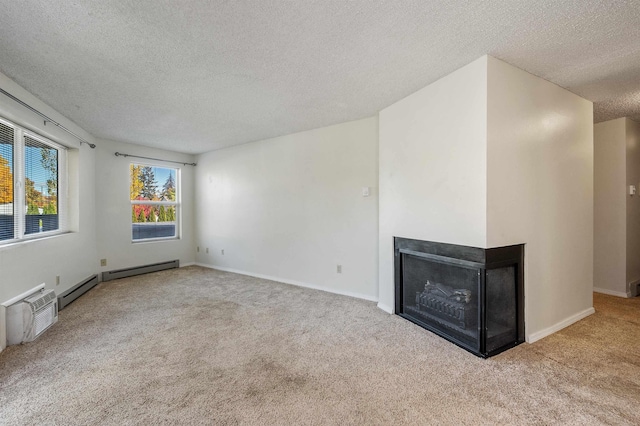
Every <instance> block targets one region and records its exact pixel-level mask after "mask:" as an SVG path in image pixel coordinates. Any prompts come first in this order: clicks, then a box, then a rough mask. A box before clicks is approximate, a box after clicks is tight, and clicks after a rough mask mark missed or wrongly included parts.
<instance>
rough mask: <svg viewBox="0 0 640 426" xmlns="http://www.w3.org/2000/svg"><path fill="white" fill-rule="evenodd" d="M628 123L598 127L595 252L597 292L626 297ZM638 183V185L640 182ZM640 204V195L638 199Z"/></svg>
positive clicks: (594, 140) (596, 141)
mask: <svg viewBox="0 0 640 426" xmlns="http://www.w3.org/2000/svg"><path fill="white" fill-rule="evenodd" d="M625 126H626V120H625V119H624V118H619V119H617V120H610V121H606V122H603V123H597V124H596V125H595V126H594V137H593V146H594V179H593V180H594V203H593V207H594V208H593V211H594V218H593V224H594V235H593V242H594V252H593V287H594V290H595V291H598V292H603V293H609V294H617V295H623V294H625V293H626V282H627V269H626V267H627V266H626V265H627V258H626V256H627V249H626V241H627V198H630V197H629V196H628V195H627V183H626V182H627V172H626V169H627V167H626V144H627V142H626V136H625V135H626V129H625ZM636 184H637V183H636ZM636 199H637V200H638V201H640V195H638V196H636Z"/></svg>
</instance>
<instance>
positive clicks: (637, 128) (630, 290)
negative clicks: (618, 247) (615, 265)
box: [624, 119, 640, 296]
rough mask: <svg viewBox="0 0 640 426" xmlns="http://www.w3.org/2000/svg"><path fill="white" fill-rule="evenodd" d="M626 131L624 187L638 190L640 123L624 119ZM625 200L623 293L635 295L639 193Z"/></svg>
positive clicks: (639, 268) (639, 264) (639, 273)
mask: <svg viewBox="0 0 640 426" xmlns="http://www.w3.org/2000/svg"><path fill="white" fill-rule="evenodd" d="M624 121H625V130H626V147H627V150H626V153H627V158H626V169H627V170H626V187H627V188H628V187H629V185H635V186H636V188H637V189H639V190H640V123H638V122H636V121H633V120H629V119H624ZM625 198H626V200H627V208H626V214H627V221H626V223H627V235H626V249H627V250H626V251H627V253H626V261H627V269H626V283H625V284H626V285H625V288H624V293H626V295H628V296H636V295H637V292H636V291H637V288H638V287H637V286H638V284H640V193H637V194H636V195H634V196H633V197H630V196H628V195H626V196H625Z"/></svg>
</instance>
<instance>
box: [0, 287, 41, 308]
mask: <svg viewBox="0 0 640 426" xmlns="http://www.w3.org/2000/svg"><path fill="white" fill-rule="evenodd" d="M44 286H45V283H42V284H38V285H37V286H35V287H34V288H32V289H31V290H27V291H25V292H24V293H22V294H19V295H17V296H16V297H13V298H11V299H9V300H7V301H6V302H3V303H2V306H4V307H5V308H8V307H9V306H11V305H13V304H14V303H17V302H19V301H21V300H22V299H26V298H27V297H29V296H30V295H32V294H33V293H35V292H36V291H39V290H42V289H43V288H44Z"/></svg>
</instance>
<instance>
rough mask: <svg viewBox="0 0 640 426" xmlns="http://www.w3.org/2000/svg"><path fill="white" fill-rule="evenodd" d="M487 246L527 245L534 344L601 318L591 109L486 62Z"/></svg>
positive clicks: (554, 88)
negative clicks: (596, 303)
mask: <svg viewBox="0 0 640 426" xmlns="http://www.w3.org/2000/svg"><path fill="white" fill-rule="evenodd" d="M487 171H488V174H487V185H488V192H487V236H488V238H487V245H488V246H489V247H499V246H504V245H510V244H516V243H526V246H525V323H526V334H527V338H528V340H529V341H533V340H536V339H537V338H540V337H543V336H544V335H547V334H550V333H552V332H554V331H556V330H558V329H560V328H562V327H564V326H565V325H568V324H570V323H572V322H574V321H576V320H577V319H579V318H581V317H583V316H586V315H588V314H590V313H593V308H592V306H593V305H592V284H593V268H592V261H593V105H592V103H591V102H589V101H587V100H585V99H583V98H580V97H579V96H577V95H574V94H572V93H570V92H568V91H567V90H565V89H562V88H561V87H559V86H556V85H554V84H552V83H549V82H548V81H546V80H543V79H541V78H539V77H536V76H533V75H531V74H529V73H526V72H524V71H522V70H520V69H518V68H515V67H513V66H511V65H509V64H507V63H505V62H502V61H500V60H497V59H495V58H492V57H489V59H488V157H487Z"/></svg>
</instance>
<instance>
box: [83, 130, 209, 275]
mask: <svg viewBox="0 0 640 426" xmlns="http://www.w3.org/2000/svg"><path fill="white" fill-rule="evenodd" d="M96 143H97V144H98V147H97V148H96V168H95V174H96V194H97V198H96V221H97V228H98V232H97V240H98V248H97V250H98V256H97V257H96V258H95V261H94V264H93V266H94V267H95V268H96V269H97V270H98V271H110V270H114V269H121V268H127V267H131V266H139V265H147V264H150V263H157V262H162V261H167V260H174V259H179V260H180V264H181V265H184V264H189V263H193V262H195V243H194V211H193V206H194V202H193V196H194V175H195V171H194V169H195V167H193V166H184V165H178V164H172V163H166V162H156V161H149V160H143V159H136V158H125V157H116V156H115V153H116V152H121V153H125V154H131V155H139V156H143V157H152V158H160V159H165V160H173V161H184V162H194V161H195V160H194V157H193V156H192V155H187V154H179V153H175V152H170V151H164V150H159V149H153V148H148V147H143V146H140V145H132V144H126V143H122V142H114V141H108V140H103V139H99V140H97V141H96ZM132 162H136V163H145V164H149V165H156V166H161V167H162V166H165V167H177V168H179V169H180V170H181V173H180V177H181V186H180V188H181V210H182V214H181V226H182V230H181V233H180V239H176V240H159V241H155V242H138V243H132V241H131V202H130V200H129V165H130V164H131V163H132ZM196 167H199V166H196ZM99 259H107V266H106V267H100V263H99Z"/></svg>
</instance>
